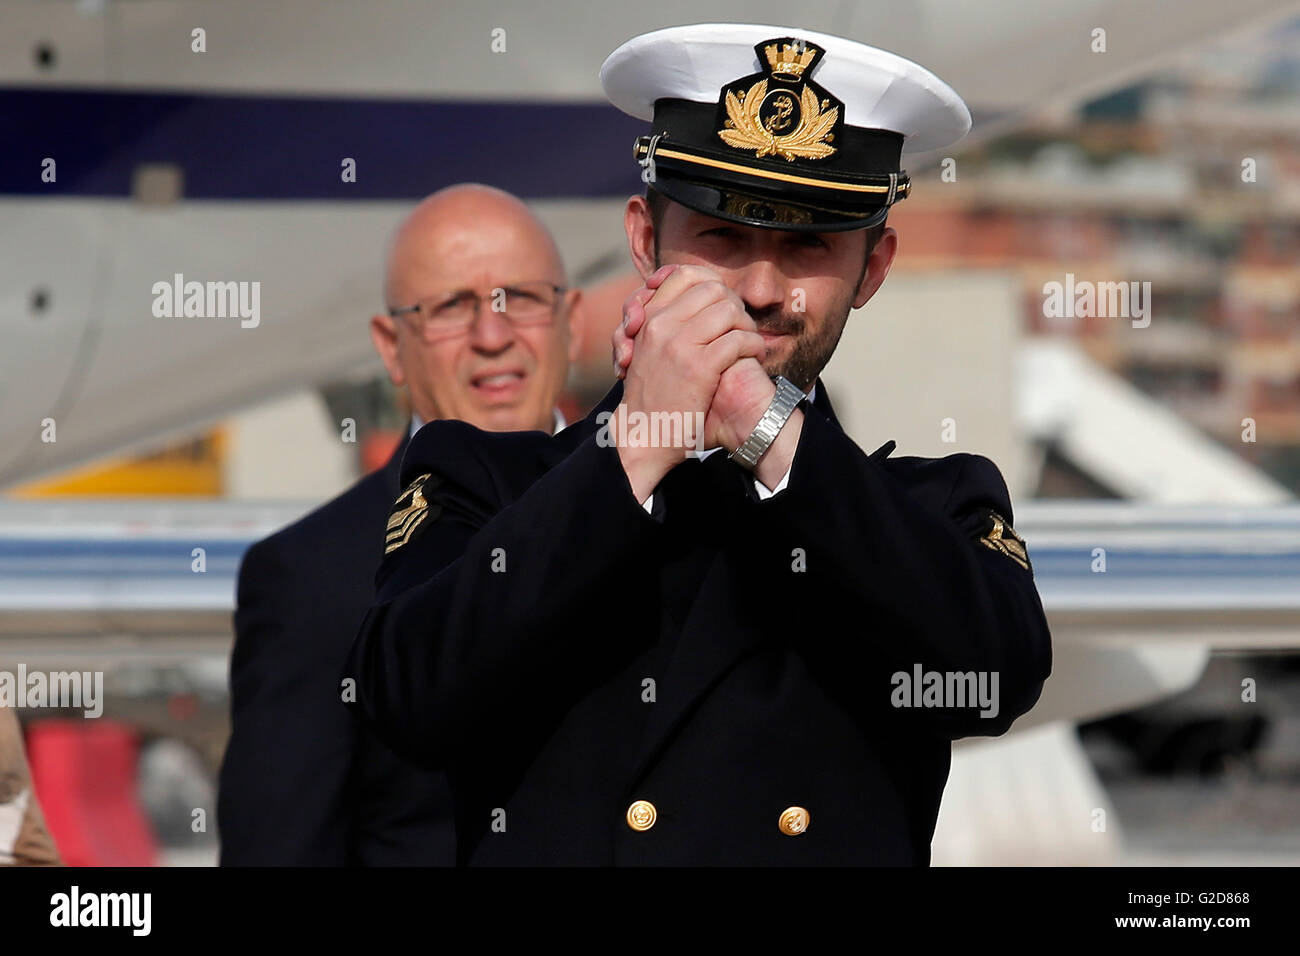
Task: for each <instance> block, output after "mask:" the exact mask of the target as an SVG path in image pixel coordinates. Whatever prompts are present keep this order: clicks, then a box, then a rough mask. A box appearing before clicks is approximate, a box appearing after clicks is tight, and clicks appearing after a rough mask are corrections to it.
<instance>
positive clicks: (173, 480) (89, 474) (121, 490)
mask: <svg viewBox="0 0 1300 956" xmlns="http://www.w3.org/2000/svg"><path fill="white" fill-rule="evenodd" d="M223 450H224V436H223V434H222V431H221V429H219V428H218V429H213V430H212V431H211V432H209V433H208V434H206V435H204V436H202V437H200V438H196V439H194V440H192V441H185V442H178V443H176V444H173V445H168V446H167V447H166V448H164V449H162V450H161V451H158V452H155V453H154V454H151V455H146V456H142V457H140V458H127V459H109V460H105V461H100V462H96V463H94V464H91V465H85V466H82V467H80V468H74V469H71V470H69V471H65V472H62V473H60V474H59V475H56V476H54V477H52V478H46V479H43V480H41V481H34V482H30V483H28V484H25V485H19V486H18V487H16V488H13V489H11V490H10V491H9V495H10V496H11V497H14V498H58V497H69V496H73V497H114V496H130V495H141V496H162V495H194V496H204V497H213V496H217V495H220V494H221V493H222V481H221V459H222V452H223Z"/></svg>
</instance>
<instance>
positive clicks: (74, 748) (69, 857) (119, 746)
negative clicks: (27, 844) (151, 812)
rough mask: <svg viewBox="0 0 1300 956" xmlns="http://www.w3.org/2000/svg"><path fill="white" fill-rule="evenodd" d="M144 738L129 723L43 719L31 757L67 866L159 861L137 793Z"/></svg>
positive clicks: (30, 741)
mask: <svg viewBox="0 0 1300 956" xmlns="http://www.w3.org/2000/svg"><path fill="white" fill-rule="evenodd" d="M138 756H139V740H138V738H137V736H136V734H135V732H134V731H133V730H131V728H130V727H128V726H126V725H125V724H120V723H115V722H113V721H108V720H104V719H102V718H98V719H95V720H41V721H35V722H33V723H32V724H30V725H29V726H28V728H27V762H28V764H29V765H30V766H31V771H32V786H33V788H34V789H35V791H36V796H37V799H39V800H40V802H41V809H42V811H44V813H45V825H46V826H47V827H48V828H49V831H50V835H51V836H53V837H54V842H55V844H56V845H57V846H58V848H59V854H60V856H62V857H63V862H64V863H66V864H67V865H68V866H156V865H157V864H158V848H157V841H156V840H155V839H154V835H153V833H152V832H151V830H150V829H149V823H148V821H147V820H146V819H145V816H144V813H143V811H142V810H141V808H140V803H139V800H138V798H137V796H136V768H137V762H138V761H137V758H138Z"/></svg>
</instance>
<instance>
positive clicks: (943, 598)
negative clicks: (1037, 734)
mask: <svg viewBox="0 0 1300 956" xmlns="http://www.w3.org/2000/svg"><path fill="white" fill-rule="evenodd" d="M927 464H928V465H930V466H935V467H937V468H941V469H942V472H941V473H942V474H943V476H944V484H947V486H948V490H947V492H946V493H939V494H938V495H934V496H931V497H932V498H933V500H936V501H941V502H942V505H941V506H939V507H937V508H936V507H935V506H934V505H932V504H925V503H922V501H921V500H920V498H919V497H918V496H916V495H914V494H913V493H912V492H911V491H910V490H909V488H908V487H907V486H906V485H905V484H904V483H903V482H901V481H899V480H898V479H897V478H895V477H894V476H893V475H892V474H890V473H889V472H888V471H887V469H886V467H885V466H884V465H883V464H882V463H880V462H877V461H873V460H871V459H870V458H869V457H868V456H867V455H866V454H864V453H863V451H862V450H861V449H860V448H858V446H857V445H856V444H855V443H854V442H853V441H852V439H850V438H849V437H848V436H847V435H845V434H844V432H843V431H842V430H840V429H839V428H838V427H836V426H835V425H834V424H832V423H831V422H829V421H828V420H827V419H826V418H825V417H824V416H823V415H822V414H821V413H820V412H817V411H816V410H815V409H814V410H811V411H808V412H806V413H805V416H804V425H803V430H802V432H801V434H800V437H799V445H798V448H797V449H796V452H795V457H794V463H793V467H792V470H791V473H790V482H789V487H788V488H787V490H786V491H785V492H783V493H782V494H780V495H778V496H775V497H774V498H772V499H770V500H768V501H766V502H763V503H762V504H761V505H760V506H759V511H760V512H765V519H766V520H768V521H771V522H772V526H773V527H775V528H779V529H780V533H781V534H782V536H783V537H784V539H785V540H788V541H791V542H794V543H796V544H798V545H800V546H802V547H804V548H806V551H807V555H808V558H807V573H808V574H810V575H820V574H825V575H827V576H828V577H829V579H830V581H829V583H830V584H831V587H830V588H829V589H828V590H829V591H830V593H833V594H835V595H837V602H838V603H839V604H840V607H838V608H835V609H832V612H831V613H832V615H833V616H834V617H835V619H837V620H841V621H844V622H856V624H855V626H852V627H846V628H845V629H844V630H842V631H839V633H837V634H836V635H835V636H833V637H828V636H826V635H819V639H820V640H822V641H823V642H824V643H823V645H822V648H821V650H822V652H823V653H825V654H827V655H828V656H829V657H830V658H831V659H832V663H833V665H834V666H835V667H837V668H843V669H847V670H848V671H850V672H852V671H856V672H857V673H861V674H865V675H870V677H869V681H870V683H869V685H868V686H869V687H871V688H874V689H873V690H869V691H866V692H868V693H872V694H889V693H891V692H892V688H891V687H890V686H888V684H887V683H886V684H882V682H881V678H882V677H883V679H884V680H885V681H886V682H887V681H888V680H889V677H890V675H891V674H898V673H905V674H908V675H909V676H910V675H913V674H914V673H915V667H916V666H917V665H919V666H920V668H921V670H922V672H923V673H924V672H939V673H943V674H959V673H960V674H966V673H971V672H974V673H975V674H979V673H981V672H983V673H985V674H989V675H991V674H996V675H997V681H998V683H997V700H998V708H997V713H996V714H995V715H991V716H989V717H981V716H980V709H979V708H977V707H965V708H954V707H937V708H933V709H931V708H918V709H915V710H910V711H908V712H906V714H905V715H900V716H902V717H904V719H907V720H917V721H921V722H922V723H923V724H924V725H926V727H927V729H928V730H929V731H931V732H933V733H936V734H938V735H940V736H942V737H945V738H947V739H950V740H955V739H957V738H959V737H964V736H983V735H992V736H996V735H998V734H1002V733H1004V732H1005V731H1006V730H1007V729H1008V728H1009V727H1010V726H1011V723H1012V721H1014V720H1015V718H1016V717H1018V716H1020V715H1021V714H1023V713H1024V712H1026V711H1027V710H1029V708H1030V707H1032V706H1033V705H1034V703H1035V702H1036V701H1037V700H1038V697H1039V694H1040V693H1041V692H1042V686H1043V682H1044V681H1045V680H1046V678H1047V677H1048V675H1049V673H1050V672H1051V660H1052V655H1051V636H1050V633H1049V631H1048V626H1047V621H1046V617H1045V615H1044V613H1043V607H1042V603H1041V601H1040V600H1039V596H1038V591H1037V588H1036V587H1035V585H1034V578H1033V572H1032V570H1031V566H1029V561H1028V555H1027V553H1026V554H1025V555H1024V558H1025V560H1024V564H1023V565H1022V563H1021V561H1020V560H1018V555H1019V540H1018V539H1016V538H1012V539H1011V540H1012V541H1013V542H1014V543H1012V544H1010V545H1009V546H1007V547H1002V548H999V547H997V546H996V545H997V544H998V541H999V534H998V531H995V530H994V528H995V526H994V524H993V522H994V519H995V518H996V519H1001V521H1002V529H999V530H1002V531H1003V536H1004V538H1007V537H1010V536H1011V535H1013V534H1014V532H1013V531H1010V530H1004V529H1010V527H1011V521H1012V518H1013V515H1012V511H1011V502H1010V498H1009V496H1008V494H1007V488H1006V484H1005V483H1004V481H1003V479H1002V475H1001V473H1000V472H999V471H998V469H997V466H996V465H994V464H993V463H992V462H991V461H989V460H988V459H987V458H983V457H980V456H977V455H965V454H963V455H952V456H949V457H948V458H946V459H939V460H936V461H932V462H928V463H927ZM949 474H950V475H951V476H952V477H951V478H948V477H947V475H949ZM847 490H851V492H849V491H847ZM984 538H989V539H990V540H989V541H987V542H986V541H985V540H982V539H984ZM1009 551H1010V552H1011V553H1008V552H1009ZM990 685H991V681H990ZM859 692H862V691H861V689H860V691H859ZM844 703H845V705H846V706H848V707H850V708H852V707H855V706H857V705H858V704H860V703H862V702H861V701H854V700H846V701H845V702H844ZM872 703H876V702H875V701H873V702H872Z"/></svg>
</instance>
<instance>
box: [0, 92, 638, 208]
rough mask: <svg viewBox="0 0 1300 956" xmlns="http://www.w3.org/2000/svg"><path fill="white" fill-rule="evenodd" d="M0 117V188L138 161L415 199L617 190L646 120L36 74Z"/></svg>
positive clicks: (527, 106)
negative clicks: (351, 162)
mask: <svg viewBox="0 0 1300 956" xmlns="http://www.w3.org/2000/svg"><path fill="white" fill-rule="evenodd" d="M0 117H4V149H3V150H0V195H17V196H85V197H110V198H124V197H128V196H130V195H131V191H132V179H133V175H134V172H135V170H136V168H137V167H138V166H139V165H141V164H152V163H168V164H174V165H176V166H179V167H180V168H181V169H183V170H184V198H185V199H198V200H202V199H206V200H240V199H243V200H347V199H357V200H372V201H373V200H400V199H418V198H420V197H423V196H425V195H427V194H428V193H430V192H433V191H434V190H435V189H438V188H440V187H442V186H446V185H449V184H451V183H456V182H464V181H467V180H470V181H477V182H488V183H490V184H492V185H494V186H498V187H500V188H502V189H506V190H509V191H510V192H512V193H515V194H516V195H518V196H521V197H523V198H525V199H545V198H565V197H576V198H581V197H622V196H627V195H629V194H631V193H632V192H637V191H639V188H640V186H641V182H640V176H639V172H638V169H637V167H636V165H635V163H634V162H633V160H632V141H633V139H635V137H636V136H638V135H640V134H641V133H643V132H645V131H646V125H647V124H645V123H644V122H642V121H640V120H635V119H632V118H631V117H629V116H626V115H624V114H623V113H620V112H619V111H618V110H616V109H614V107H612V106H609V105H608V104H600V103H555V102H541V103H517V102H500V101H484V102H466V101H456V102H451V101H435V100H399V99H341V98H323V97H316V98H309V97H288V96H229V95H223V96H211V95H206V94H192V93H153V92H123V91H111V92H110V91H104V90H86V89H68V88H58V89H55V88H49V87H40V88H30V87H18V88H15V87H7V88H0ZM46 157H50V158H53V159H54V160H55V162H56V164H57V181H56V182H54V183H45V182H42V181H41V169H42V166H41V164H42V161H43V160H44V159H45V158H46ZM345 157H350V158H352V159H355V160H356V164H357V177H356V182H355V183H345V182H343V181H342V177H341V172H342V162H343V159H344V158H345Z"/></svg>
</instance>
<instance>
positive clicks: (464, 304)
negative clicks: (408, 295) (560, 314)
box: [388, 279, 567, 340]
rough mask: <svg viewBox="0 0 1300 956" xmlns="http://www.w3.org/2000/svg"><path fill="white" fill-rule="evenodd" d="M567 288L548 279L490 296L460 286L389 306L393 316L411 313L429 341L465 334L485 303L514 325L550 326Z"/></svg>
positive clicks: (504, 288) (522, 283) (515, 286)
mask: <svg viewBox="0 0 1300 956" xmlns="http://www.w3.org/2000/svg"><path fill="white" fill-rule="evenodd" d="M566 291H567V290H566V289H565V287H564V286H560V285H556V284H555V283H553V282H547V281H546V280H544V279H539V280H537V281H530V282H516V283H514V284H513V285H508V286H501V287H500V288H496V289H493V290H492V292H491V293H490V294H489V295H486V296H480V295H479V294H478V293H477V292H473V291H471V290H469V289H456V290H453V291H451V292H440V293H438V294H437V295H433V296H429V297H428V298H427V299H421V300H420V301H419V302H417V303H415V305H407V306H402V307H400V308H396V309H389V310H388V314H389V315H391V316H392V317H393V318H398V317H400V316H403V315H410V316H411V317H412V320H413V322H414V324H415V325H416V327H417V328H418V330H419V331H420V333H421V335H423V337H424V338H425V339H426V340H433V339H440V338H446V337H448V336H453V335H460V334H462V333H463V332H465V331H466V330H468V329H469V327H470V324H471V323H472V322H473V321H474V319H475V318H476V317H477V316H478V311H479V307H480V306H482V305H486V306H487V308H489V309H490V310H492V311H493V312H496V313H499V314H501V315H504V316H505V317H506V318H507V319H508V320H509V321H510V324H511V325H516V326H538V325H550V324H551V322H552V321H553V320H554V319H555V311H556V307H557V306H558V305H559V304H560V301H561V300H562V299H563V297H564V293H565V292H566Z"/></svg>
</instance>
